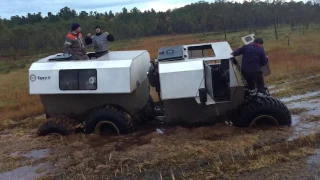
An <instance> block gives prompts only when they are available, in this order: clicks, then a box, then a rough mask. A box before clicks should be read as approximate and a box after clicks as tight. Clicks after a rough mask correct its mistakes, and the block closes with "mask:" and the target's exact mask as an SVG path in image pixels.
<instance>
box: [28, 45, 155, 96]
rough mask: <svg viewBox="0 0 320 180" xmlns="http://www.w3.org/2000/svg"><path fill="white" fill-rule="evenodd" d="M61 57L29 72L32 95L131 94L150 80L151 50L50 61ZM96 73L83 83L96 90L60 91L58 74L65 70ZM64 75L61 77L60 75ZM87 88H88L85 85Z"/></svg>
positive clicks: (38, 63)
mask: <svg viewBox="0 0 320 180" xmlns="http://www.w3.org/2000/svg"><path fill="white" fill-rule="evenodd" d="M60 54H61V53H59V54H55V55H51V56H48V57H46V58H43V59H40V60H38V61H36V62H34V63H33V64H32V65H31V67H30V69H29V82H30V83H29V84H30V86H29V90H30V94H111V93H131V92H133V91H134V90H135V89H136V88H137V87H138V86H139V85H140V84H141V83H142V82H143V81H145V80H146V79H147V76H146V73H144V72H147V71H148V68H149V61H150V56H149V53H148V51H145V50H139V51H113V52H109V53H108V54H106V55H104V56H102V57H100V58H98V59H93V60H85V61H78V60H70V61H49V59H50V58H53V57H55V56H57V55H60ZM88 69H92V70H94V74H95V76H88V77H87V78H86V79H84V80H83V82H82V83H83V84H85V83H87V84H92V83H95V84H96V87H94V88H91V89H86V88H82V90H61V89H60V88H59V87H60V86H59V72H60V71H64V70H88ZM60 75H61V74H60ZM83 86H84V87H85V85H83Z"/></svg>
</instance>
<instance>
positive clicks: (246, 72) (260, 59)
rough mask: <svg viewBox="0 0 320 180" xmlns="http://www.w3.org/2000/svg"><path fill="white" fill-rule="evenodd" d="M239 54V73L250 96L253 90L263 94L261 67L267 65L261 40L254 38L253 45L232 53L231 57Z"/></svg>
mask: <svg viewBox="0 0 320 180" xmlns="http://www.w3.org/2000/svg"><path fill="white" fill-rule="evenodd" d="M241 54H242V65H241V73H242V75H243V77H244V78H245V80H246V82H247V86H248V89H249V92H250V94H253V92H254V91H255V88H257V89H258V92H260V93H263V94H265V93H266V91H265V86H264V79H263V75H262V71H261V67H262V66H264V65H266V64H267V63H268V55H266V53H265V51H264V48H263V39H262V38H256V39H255V40H254V42H253V43H251V44H248V45H244V46H242V47H241V48H239V49H237V50H235V51H234V52H232V55H233V56H239V55H241Z"/></svg>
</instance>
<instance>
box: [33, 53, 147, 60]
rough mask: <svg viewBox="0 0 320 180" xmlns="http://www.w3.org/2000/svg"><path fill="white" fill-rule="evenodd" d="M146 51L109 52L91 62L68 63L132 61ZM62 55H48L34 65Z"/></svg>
mask: <svg viewBox="0 0 320 180" xmlns="http://www.w3.org/2000/svg"><path fill="white" fill-rule="evenodd" d="M145 51H146V50H132V51H109V53H108V54H106V55H104V56H102V57H100V58H98V59H93V60H70V61H68V62H84V61H115V60H132V59H135V58H136V57H138V56H140V55H141V54H142V53H143V52H145ZM60 54H62V53H57V54H54V55H50V56H48V57H45V58H43V59H40V60H38V61H36V62H35V63H47V62H48V60H49V59H50V58H53V57H55V56H57V55H60ZM51 62H57V61H51ZM51 62H50V63H51ZM59 62H66V61H59Z"/></svg>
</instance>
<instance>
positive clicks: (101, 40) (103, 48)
mask: <svg viewBox="0 0 320 180" xmlns="http://www.w3.org/2000/svg"><path fill="white" fill-rule="evenodd" d="M94 29H95V32H96V34H95V35H92V36H91V33H89V34H88V35H87V36H86V38H85V42H86V44H87V45H89V44H92V43H93V48H94V50H95V54H96V58H99V57H101V56H103V55H105V54H107V53H108V50H109V49H108V41H110V42H113V41H114V37H113V35H112V34H109V33H108V32H105V33H102V32H101V28H100V26H96V27H95V28H94Z"/></svg>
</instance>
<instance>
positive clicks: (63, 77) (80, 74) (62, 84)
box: [59, 69, 97, 91]
mask: <svg viewBox="0 0 320 180" xmlns="http://www.w3.org/2000/svg"><path fill="white" fill-rule="evenodd" d="M59 89H60V90H62V91H66V90H97V70H96V69H79V70H73V69H66V70H60V71H59Z"/></svg>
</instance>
